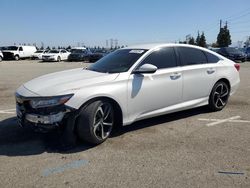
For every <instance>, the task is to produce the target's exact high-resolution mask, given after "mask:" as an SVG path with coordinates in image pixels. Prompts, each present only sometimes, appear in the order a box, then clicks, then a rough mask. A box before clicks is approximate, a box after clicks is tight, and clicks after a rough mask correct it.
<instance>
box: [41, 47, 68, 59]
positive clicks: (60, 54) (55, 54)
mask: <svg viewBox="0 0 250 188" xmlns="http://www.w3.org/2000/svg"><path fill="white" fill-rule="evenodd" d="M69 54H70V52H68V51H67V50H64V49H59V50H50V51H49V52H48V53H47V54H44V55H42V60H43V61H58V62H60V61H63V60H67V59H68V56H69Z"/></svg>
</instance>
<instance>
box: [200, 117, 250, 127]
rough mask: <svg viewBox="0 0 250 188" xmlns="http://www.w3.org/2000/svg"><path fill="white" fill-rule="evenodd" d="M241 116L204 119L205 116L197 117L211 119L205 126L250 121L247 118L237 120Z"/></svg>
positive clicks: (202, 119) (201, 119)
mask: <svg viewBox="0 0 250 188" xmlns="http://www.w3.org/2000/svg"><path fill="white" fill-rule="evenodd" d="M240 118H241V117H240V116H233V117H230V118H227V119H205V118H200V119H198V120H199V121H212V123H208V124H206V126H208V127H211V126H214V125H218V124H222V123H226V122H231V123H250V121H247V120H239V119H240Z"/></svg>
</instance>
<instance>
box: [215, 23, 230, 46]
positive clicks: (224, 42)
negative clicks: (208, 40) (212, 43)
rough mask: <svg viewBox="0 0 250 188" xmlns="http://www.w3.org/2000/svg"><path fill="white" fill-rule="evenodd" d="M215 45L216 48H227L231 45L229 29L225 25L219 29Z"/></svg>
mask: <svg viewBox="0 0 250 188" xmlns="http://www.w3.org/2000/svg"><path fill="white" fill-rule="evenodd" d="M217 44H218V47H228V46H229V45H230V44H232V41H231V35H230V31H229V29H228V28H227V24H226V25H225V26H224V27H222V28H220V32H219V34H218V36H217Z"/></svg>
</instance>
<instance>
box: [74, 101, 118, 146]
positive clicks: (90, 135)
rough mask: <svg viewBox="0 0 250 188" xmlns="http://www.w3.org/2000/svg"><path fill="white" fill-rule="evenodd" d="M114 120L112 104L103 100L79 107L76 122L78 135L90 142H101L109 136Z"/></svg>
mask: <svg viewBox="0 0 250 188" xmlns="http://www.w3.org/2000/svg"><path fill="white" fill-rule="evenodd" d="M102 112H103V113H102ZM114 122H115V121H114V108H113V106H112V104H111V103H110V102H109V101H105V100H99V101H95V102H93V103H91V104H89V105H87V106H86V107H83V108H82V109H81V112H80V115H79V117H78V119H77V122H76V130H77V134H78V137H79V138H80V140H83V141H85V142H88V143H91V144H95V145H96V144H101V143H102V142H104V141H105V140H106V139H107V138H108V137H109V136H110V134H111V131H112V129H113V126H114Z"/></svg>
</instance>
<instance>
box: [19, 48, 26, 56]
mask: <svg viewBox="0 0 250 188" xmlns="http://www.w3.org/2000/svg"><path fill="white" fill-rule="evenodd" d="M18 54H19V57H20V58H22V57H25V54H24V51H23V47H21V46H20V47H19V48H18Z"/></svg>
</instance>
